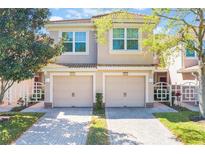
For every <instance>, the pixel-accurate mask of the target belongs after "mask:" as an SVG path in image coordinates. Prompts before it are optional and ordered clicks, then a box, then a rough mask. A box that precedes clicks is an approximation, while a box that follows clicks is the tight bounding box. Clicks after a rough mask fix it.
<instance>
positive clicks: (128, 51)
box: [109, 27, 142, 54]
mask: <svg viewBox="0 0 205 154" xmlns="http://www.w3.org/2000/svg"><path fill="white" fill-rule="evenodd" d="M117 28H122V29H124V38H123V40H124V49H113V40H114V38H113V30H114V29H117ZM127 29H137V30H138V38H137V39H134V38H132V39H131V38H127ZM109 39H110V40H111V41H110V42H111V43H110V50H109V51H110V53H111V54H138V53H141V43H140V41H141V39H142V36H141V31H140V28H139V27H113V28H112V29H111V30H110V36H109ZM115 39H116V38H115ZM128 40H138V49H127V41H128Z"/></svg>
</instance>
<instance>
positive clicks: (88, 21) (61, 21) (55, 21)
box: [49, 19, 91, 23]
mask: <svg viewBox="0 0 205 154" xmlns="http://www.w3.org/2000/svg"><path fill="white" fill-rule="evenodd" d="M90 22H91V19H66V20H54V21H49V23H90Z"/></svg>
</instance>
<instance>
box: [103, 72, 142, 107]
mask: <svg viewBox="0 0 205 154" xmlns="http://www.w3.org/2000/svg"><path fill="white" fill-rule="evenodd" d="M105 93H106V96H105V103H106V106H107V107H123V106H128V107H143V106H144V102H145V99H144V97H145V79H144V77H140V76H139V77H136V76H107V77H106V82H105Z"/></svg>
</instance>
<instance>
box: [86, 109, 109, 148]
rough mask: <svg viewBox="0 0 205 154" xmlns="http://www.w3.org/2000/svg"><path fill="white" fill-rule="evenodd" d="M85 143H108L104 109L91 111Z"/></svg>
mask: <svg viewBox="0 0 205 154" xmlns="http://www.w3.org/2000/svg"><path fill="white" fill-rule="evenodd" d="M86 144H87V145H108V144H109V137H108V130H107V123H106V118H105V110H104V109H102V110H97V111H93V116H92V120H91V123H90V128H89V132H88V136H87V142H86Z"/></svg>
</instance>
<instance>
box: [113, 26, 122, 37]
mask: <svg viewBox="0 0 205 154" xmlns="http://www.w3.org/2000/svg"><path fill="white" fill-rule="evenodd" d="M113 38H124V28H114V29H113Z"/></svg>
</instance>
